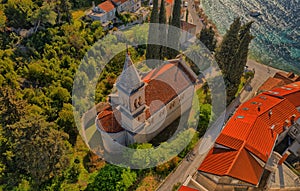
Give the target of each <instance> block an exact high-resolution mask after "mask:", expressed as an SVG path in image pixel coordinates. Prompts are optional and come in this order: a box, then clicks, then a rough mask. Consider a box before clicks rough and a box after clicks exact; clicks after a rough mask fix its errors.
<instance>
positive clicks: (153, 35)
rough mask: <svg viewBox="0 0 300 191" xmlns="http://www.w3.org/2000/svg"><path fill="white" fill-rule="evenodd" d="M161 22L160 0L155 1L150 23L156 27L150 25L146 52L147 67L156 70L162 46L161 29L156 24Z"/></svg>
mask: <svg viewBox="0 0 300 191" xmlns="http://www.w3.org/2000/svg"><path fill="white" fill-rule="evenodd" d="M158 22H159V15H158V0H153V9H152V12H151V17H150V23H153V24H154V25H150V27H149V33H148V43H147V50H146V59H147V60H148V61H147V66H148V67H150V68H155V67H156V66H157V65H158V62H157V61H156V60H158V59H159V57H160V56H159V51H160V46H159V45H156V44H158V41H159V38H158V34H159V28H158V26H157V25H156V24H155V23H158Z"/></svg>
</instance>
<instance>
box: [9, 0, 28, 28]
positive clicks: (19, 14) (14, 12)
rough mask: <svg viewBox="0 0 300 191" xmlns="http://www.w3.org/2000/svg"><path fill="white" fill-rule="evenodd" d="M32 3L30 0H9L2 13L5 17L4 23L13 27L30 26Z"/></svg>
mask: <svg viewBox="0 0 300 191" xmlns="http://www.w3.org/2000/svg"><path fill="white" fill-rule="evenodd" d="M33 9H34V4H33V2H32V1H31V0H9V1H8V2H7V4H6V6H5V9H4V13H5V16H6V18H7V23H6V25H7V26H9V27H14V28H17V29H18V28H30V27H31V22H30V19H31V17H32V11H33Z"/></svg>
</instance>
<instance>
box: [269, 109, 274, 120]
mask: <svg viewBox="0 0 300 191" xmlns="http://www.w3.org/2000/svg"><path fill="white" fill-rule="evenodd" d="M272 114H273V112H272V109H270V111H269V118H271V116H272Z"/></svg>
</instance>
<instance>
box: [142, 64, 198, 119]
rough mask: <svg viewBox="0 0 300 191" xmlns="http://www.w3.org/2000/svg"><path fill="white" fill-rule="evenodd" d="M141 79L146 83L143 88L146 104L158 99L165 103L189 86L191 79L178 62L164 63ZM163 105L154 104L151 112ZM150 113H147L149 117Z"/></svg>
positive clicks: (191, 82)
mask: <svg viewBox="0 0 300 191" xmlns="http://www.w3.org/2000/svg"><path fill="white" fill-rule="evenodd" d="M143 81H144V82H146V83H147V85H146V89H145V99H146V105H147V106H150V104H151V102H153V101H155V100H159V101H161V102H162V103H164V104H165V105H166V104H167V103H169V102H170V101H171V100H172V99H174V98H175V97H176V96H178V95H179V94H180V93H181V92H182V91H184V90H185V89H186V88H188V87H189V86H191V85H193V79H191V77H190V76H189V75H188V72H187V71H185V69H184V67H182V66H181V64H180V63H179V62H169V63H166V64H164V65H162V66H160V67H158V68H156V69H154V70H152V71H151V72H150V73H149V74H147V75H146V76H145V77H144V78H143ZM162 106H163V105H158V104H154V105H151V107H153V108H150V110H151V113H153V112H155V111H157V110H159V109H160V108H161V107H162ZM149 116H150V115H147V117H149Z"/></svg>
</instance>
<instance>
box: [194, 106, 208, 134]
mask: <svg viewBox="0 0 300 191" xmlns="http://www.w3.org/2000/svg"><path fill="white" fill-rule="evenodd" d="M210 118H211V105H210V104H203V105H201V106H200V114H199V122H198V127H197V131H198V132H199V136H200V137H201V136H203V135H204V134H205V132H206V130H207V128H208V124H209V122H210Z"/></svg>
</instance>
